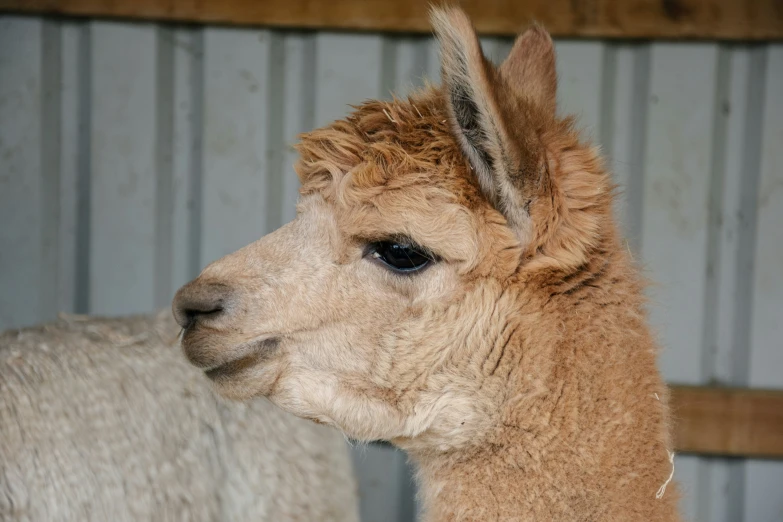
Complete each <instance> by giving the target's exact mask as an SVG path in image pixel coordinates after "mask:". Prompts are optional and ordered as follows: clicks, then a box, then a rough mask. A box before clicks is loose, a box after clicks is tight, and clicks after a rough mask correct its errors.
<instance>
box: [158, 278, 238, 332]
mask: <svg viewBox="0 0 783 522" xmlns="http://www.w3.org/2000/svg"><path fill="white" fill-rule="evenodd" d="M232 293H233V291H232V289H231V287H229V286H228V285H225V284H222V283H205V282H201V281H199V280H198V279H196V280H194V281H191V282H190V283H188V284H186V285H185V286H183V287H182V288H180V289H179V291H178V292H177V295H176V296H175V297H174V302H173V303H172V311H173V312H174V319H175V320H176V321H177V323H178V324H179V325H180V326H181V327H182V328H185V329H188V328H191V327H193V326H194V325H195V324H196V323H197V322H198V321H200V320H203V319H207V318H217V317H218V316H220V315H222V314H224V313H226V310H227V308H228V304H229V302H230V296H231V294H232Z"/></svg>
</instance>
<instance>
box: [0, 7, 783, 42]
mask: <svg viewBox="0 0 783 522" xmlns="http://www.w3.org/2000/svg"><path fill="white" fill-rule="evenodd" d="M429 4H430V2H427V1H424V0H331V1H323V0H211V1H209V0H199V1H197V0H165V1H161V0H0V11H16V12H34V13H57V14H65V15H75V16H97V17H117V18H139V19H152V20H171V21H173V20H178V21H189V22H200V23H221V24H242V25H263V26H280V27H307V28H319V29H325V28H328V29H348V30H369V31H397V32H429V31H430V25H429V22H428V18H427V11H428V9H429ZM460 5H461V6H462V7H463V8H464V9H465V10H466V11H467V12H468V14H469V15H470V16H471V18H472V19H473V20H474V23H475V25H476V27H477V28H478V30H479V32H481V33H484V34H496V35H502V34H514V33H516V32H517V31H518V30H519V29H520V28H521V27H523V26H525V25H527V24H528V23H530V22H531V21H532V20H537V21H539V22H541V23H543V24H544V25H545V26H546V27H547V28H548V29H549V30H550V31H551V32H552V34H554V35H556V36H562V37H600V38H708V39H734V40H765V39H781V38H783V4H782V3H781V2H780V0H624V1H620V0H590V1H588V0H577V1H574V0H546V1H543V0H516V1H510V0H462V1H461V2H460Z"/></svg>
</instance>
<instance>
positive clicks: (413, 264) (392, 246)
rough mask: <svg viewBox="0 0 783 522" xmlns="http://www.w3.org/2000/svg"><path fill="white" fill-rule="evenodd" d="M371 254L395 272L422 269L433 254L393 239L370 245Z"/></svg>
mask: <svg viewBox="0 0 783 522" xmlns="http://www.w3.org/2000/svg"><path fill="white" fill-rule="evenodd" d="M369 253H370V256H371V257H372V258H373V259H377V260H378V261H380V262H381V263H383V264H384V265H386V266H387V267H388V268H390V269H392V270H393V271H395V272H401V273H411V272H416V271H418V270H421V269H422V268H424V267H425V266H427V265H428V264H429V263H430V261H432V256H430V255H429V254H427V253H425V252H422V251H421V249H419V248H417V247H415V246H413V245H409V244H405V243H394V242H392V241H378V242H376V243H372V244H371V245H370V252H369Z"/></svg>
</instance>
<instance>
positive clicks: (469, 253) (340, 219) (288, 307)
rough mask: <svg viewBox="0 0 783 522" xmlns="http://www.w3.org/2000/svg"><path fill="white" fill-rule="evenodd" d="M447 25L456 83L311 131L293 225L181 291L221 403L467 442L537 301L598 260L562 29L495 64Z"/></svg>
mask: <svg viewBox="0 0 783 522" xmlns="http://www.w3.org/2000/svg"><path fill="white" fill-rule="evenodd" d="M433 25H434V28H435V32H436V35H437V37H438V39H439V40H440V44H441V55H442V86H441V87H437V88H436V87H430V88H427V89H426V90H424V91H422V92H419V93H417V94H415V95H413V96H411V97H410V98H408V99H406V100H395V101H393V102H379V101H371V102H367V103H365V104H363V105H362V106H360V107H358V109H357V110H356V111H355V112H354V113H353V114H351V115H350V116H349V117H348V118H346V119H345V120H340V121H337V122H335V123H333V124H331V125H329V126H327V127H325V128H322V129H319V130H316V131H313V132H311V133H309V134H306V135H304V136H303V137H302V140H301V143H300V144H299V145H298V150H299V153H300V160H299V162H298V164H297V167H296V169H297V173H298V175H299V177H300V179H301V182H302V189H301V198H300V201H299V204H298V206H297V217H296V219H294V220H293V221H292V222H291V223H289V224H287V225H285V226H283V227H282V228H280V229H279V230H277V231H275V232H273V233H271V234H269V235H267V236H265V237H263V238H261V239H260V240H258V241H256V242H255V243H252V244H250V245H248V246H246V247H245V248H243V249H241V250H239V251H237V252H235V253H233V254H231V255H228V256H226V257H224V258H223V259H220V260H219V261H217V262H215V263H213V264H211V265H209V266H208V267H207V268H206V269H205V270H204V271H203V272H202V273H201V275H200V276H199V277H198V278H197V279H195V280H194V281H192V282H190V283H189V284H187V285H185V286H184V287H183V288H182V289H181V290H180V291H179V292H178V294H177V296H176V298H175V301H174V313H175V316H176V317H177V320H178V322H179V323H180V324H181V325H182V326H183V328H184V333H183V338H182V343H183V347H184V350H185V353H186V355H187V357H188V358H189V360H190V361H191V362H192V363H193V364H195V365H196V366H199V367H201V368H203V369H204V370H205V371H206V374H207V376H208V377H209V378H210V379H211V380H212V382H213V383H214V385H215V387H216V389H217V390H218V392H219V393H221V394H223V395H225V396H227V397H231V398H236V399H245V398H250V397H253V396H258V395H264V396H267V397H268V398H269V399H270V400H272V401H273V402H274V403H276V404H277V405H279V406H280V407H282V408H283V409H285V410H287V411H290V412H292V413H294V414H296V415H299V416H302V417H305V418H309V419H313V420H315V421H318V422H323V423H327V424H330V425H334V426H337V427H338V428H339V429H341V430H343V431H344V432H345V433H346V434H348V435H349V436H351V437H354V438H357V439H361V440H375V439H385V440H392V441H394V442H396V443H398V444H400V445H402V446H404V447H409V448H416V447H419V448H433V449H448V448H453V447H457V446H460V445H464V444H469V443H470V442H471V441H476V440H480V438H481V436H482V434H483V433H485V432H486V431H487V430H490V429H491V428H492V426H493V425H494V424H495V423H496V422H497V416H498V414H499V408H500V406H501V404H502V403H503V401H505V400H508V397H507V395H508V380H509V370H508V369H507V366H508V365H507V364H506V361H509V360H511V359H513V358H516V359H517V364H518V363H519V357H521V354H520V353H519V352H520V350H522V348H521V346H522V345H526V344H530V343H532V344H533V345H534V344H535V342H536V340H535V338H534V337H535V335H534V332H535V323H536V320H537V315H536V312H535V310H534V309H533V311H532V312H528V313H527V314H523V313H520V303H534V302H536V300H537V299H538V298H539V297H540V296H541V295H542V292H546V290H543V287H544V286H545V284H546V282H547V281H550V280H558V281H559V280H562V279H563V276H564V275H567V274H568V273H569V271H572V270H574V269H575V268H576V267H579V266H583V265H584V264H585V263H590V262H592V261H591V260H592V257H591V256H592V255H593V251H594V250H595V249H596V248H598V245H599V243H600V241H601V237H602V234H604V233H605V232H604V231H605V229H608V228H610V225H611V223H610V222H609V221H608V220H609V215H610V202H611V194H610V193H611V191H610V187H609V183H608V178H607V177H606V176H605V175H604V174H603V172H602V170H601V166H600V162H599V160H598V158H597V156H596V154H595V153H594V152H593V151H592V150H591V149H589V148H585V147H583V146H582V145H581V144H580V143H579V141H578V138H577V137H576V135H575V134H574V133H573V131H572V130H571V127H570V123H569V122H568V121H567V120H561V119H558V118H557V116H556V114H555V97H556V94H555V91H556V74H555V56H554V49H553V46H552V41H551V39H550V37H549V35H548V34H547V33H546V32H545V31H544V30H542V29H540V28H537V27H534V28H532V29H529V30H528V31H526V32H525V33H524V34H522V35H521V36H520V37H519V38H518V39H517V41H516V43H515V44H514V46H513V49H512V50H511V52H510V55H509V57H508V58H507V59H506V61H505V62H503V64H502V65H500V66H499V67H495V66H494V65H492V64H491V63H490V62H489V61H488V60H487V59H486V58H485V57H484V55H483V54H482V51H481V47H480V45H479V41H478V39H477V37H476V34H475V32H474V30H473V28H472V26H471V24H470V22H469V20H468V19H467V17H466V16H465V15H464V13H462V12H461V11H459V10H457V9H447V10H437V11H435V12H434V14H433ZM523 323H524V324H523ZM512 337H513V338H514V339H515V342H513V343H511V344H509V343H510V340H511V339H512ZM517 341H519V342H517ZM520 342H521V343H522V345H520ZM507 345H508V346H509V347H508V348H507Z"/></svg>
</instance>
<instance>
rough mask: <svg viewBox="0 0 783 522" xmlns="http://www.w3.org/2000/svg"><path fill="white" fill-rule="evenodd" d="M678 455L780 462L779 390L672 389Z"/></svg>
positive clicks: (782, 405)
mask: <svg viewBox="0 0 783 522" xmlns="http://www.w3.org/2000/svg"><path fill="white" fill-rule="evenodd" d="M670 405H671V410H672V413H673V416H674V420H675V430H674V440H675V447H676V449H677V451H678V452H681V453H695V454H699V455H715V456H718V455H722V456H732V457H754V458H783V390H758V389H747V388H718V387H706V386H672V387H671V401H670Z"/></svg>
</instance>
